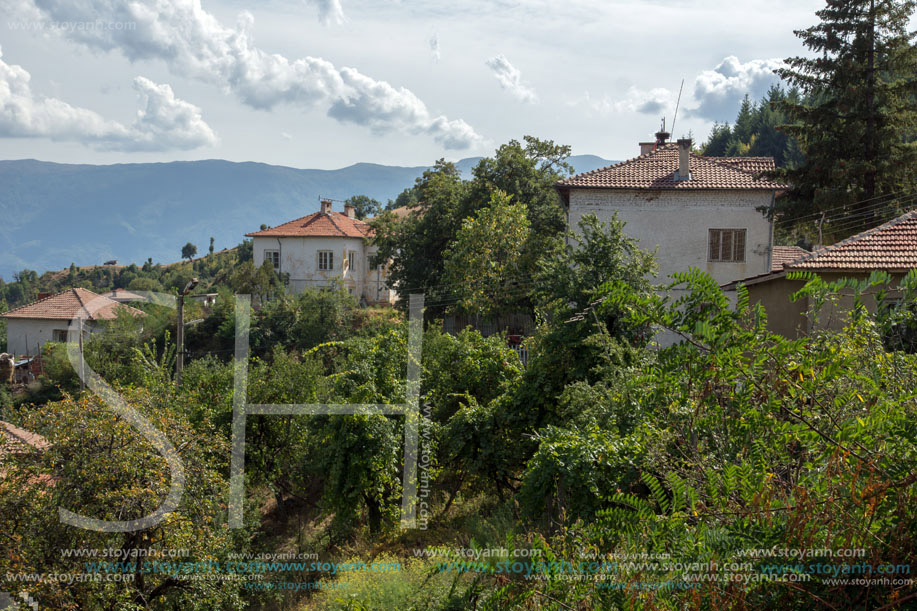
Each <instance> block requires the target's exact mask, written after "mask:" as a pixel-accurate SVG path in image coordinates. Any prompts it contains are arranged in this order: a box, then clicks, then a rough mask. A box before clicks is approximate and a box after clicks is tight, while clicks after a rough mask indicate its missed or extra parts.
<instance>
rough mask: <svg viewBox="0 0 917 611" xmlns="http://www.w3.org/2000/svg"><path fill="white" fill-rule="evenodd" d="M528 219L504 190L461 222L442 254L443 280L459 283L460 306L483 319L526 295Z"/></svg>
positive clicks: (499, 311) (528, 260)
mask: <svg viewBox="0 0 917 611" xmlns="http://www.w3.org/2000/svg"><path fill="white" fill-rule="evenodd" d="M528 238H529V220H528V217H527V214H526V209H525V206H523V205H522V204H514V203H512V198H511V197H510V196H508V195H506V194H505V193H503V192H502V191H497V192H496V193H494V194H492V195H491V199H490V205H489V206H487V207H485V208H482V209H480V210H478V212H477V213H476V214H475V216H473V217H470V218H466V219H465V220H464V221H463V222H462V227H461V229H459V231H458V233H457V234H456V236H455V239H454V240H453V241H452V242H451V243H450V245H449V247H448V248H447V249H446V251H445V252H444V253H443V256H444V257H445V263H444V266H443V280H444V282H445V283H446V284H447V285H449V286H451V287H461V297H459V299H460V301H459V302H458V307H459V308H460V309H461V310H462V311H464V312H466V313H469V314H475V315H480V316H483V317H485V318H487V317H490V316H495V315H498V314H500V313H502V312H504V311H506V310H507V309H508V308H511V307H512V306H513V305H514V304H516V303H518V302H519V300H520V298H524V296H525V294H526V293H527V292H528V290H527V289H525V287H524V285H525V284H527V283H528V279H529V278H530V277H531V272H532V270H531V266H530V265H529V266H527V265H526V263H532V262H533V258H532V257H525V254H526V253H525V251H526V249H527V241H528Z"/></svg>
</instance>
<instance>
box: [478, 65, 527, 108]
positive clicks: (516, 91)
mask: <svg viewBox="0 0 917 611" xmlns="http://www.w3.org/2000/svg"><path fill="white" fill-rule="evenodd" d="M485 63H486V64H487V67H488V68H490V70H491V72H493V75H494V77H495V78H496V79H497V81H499V82H500V86H501V87H503V89H505V90H507V91H509V92H510V93H511V94H512V95H513V96H514V97H515V98H516V99H518V100H520V101H522V102H529V103H534V102H536V101H537V100H538V96H537V95H536V94H535V90H534V89H532V88H531V87H530V86H529V85H527V84H525V83H523V82H522V73H521V72H520V71H519V69H518V68H516V67H515V66H513V65H512V64H511V63H509V60H508V59H506V57H504V56H503V54H502V53H501V54H500V55H497V56H496V57H491V58H490V59H488V60H487V61H486V62H485Z"/></svg>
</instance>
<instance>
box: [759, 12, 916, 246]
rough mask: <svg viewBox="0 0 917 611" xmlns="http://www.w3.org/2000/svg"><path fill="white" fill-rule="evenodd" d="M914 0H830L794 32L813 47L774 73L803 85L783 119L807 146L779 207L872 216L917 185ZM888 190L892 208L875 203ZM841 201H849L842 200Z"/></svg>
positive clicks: (789, 214) (786, 173) (787, 174)
mask: <svg viewBox="0 0 917 611" xmlns="http://www.w3.org/2000/svg"><path fill="white" fill-rule="evenodd" d="M915 5H917V2H915V0H827V6H826V7H825V8H824V9H822V10H820V11H818V12H817V13H816V14H817V15H818V17H819V18H820V20H821V22H820V23H819V24H818V25H815V26H812V27H810V28H808V29H805V30H800V31H797V32H796V35H797V36H798V37H799V38H801V39H802V41H803V44H804V45H805V46H806V47H807V48H808V49H809V50H810V51H812V52H813V56H812V57H793V58H789V59H788V60H786V61H787V65H786V67H785V68H782V69H780V70H778V71H777V73H778V74H779V75H780V76H781V77H782V78H783V79H785V80H786V81H787V82H788V83H790V84H791V85H794V86H796V87H798V88H799V89H800V91H801V94H802V95H800V96H799V97H798V98H796V99H794V98H792V97H787V98H786V99H784V100H783V101H782V102H781V103H780V105H779V106H780V107H781V109H782V110H783V111H784V112H785V113H786V114H787V116H788V117H789V124H788V125H786V126H784V127H783V129H784V130H785V131H786V132H787V133H788V134H789V135H791V136H793V137H794V138H795V139H796V141H797V142H798V143H799V146H800V147H801V149H802V152H803V153H804V154H805V163H804V164H802V165H801V166H800V167H798V168H784V169H783V170H782V172H781V174H782V177H783V178H785V179H786V180H787V182H789V183H790V184H792V185H793V189H792V191H791V193H790V194H789V197H786V198H782V199H783V201H784V206H783V207H782V208H783V210H782V211H781V213H782V216H784V217H785V218H788V219H793V218H798V217H800V216H803V215H807V214H811V213H813V212H816V213H817V212H820V211H824V210H827V209H832V212H831V214H832V215H836V214H837V213H838V212H839V211H841V210H844V211H845V212H846V213H847V214H848V215H850V216H851V217H852V218H859V219H860V220H861V222H858V223H853V224H850V225H849V229H850V232H852V231H853V230H854V229H856V230H859V229H862V228H863V227H864V226H867V227H868V226H869V224H870V223H873V222H876V221H877V220H878V218H877V217H879V216H881V214H882V213H883V212H890V210H889V209H888V208H896V207H897V206H899V205H902V202H901V200H900V198H901V196H904V195H908V194H910V193H912V192H913V191H914V190H915V188H917V143H915V128H917V109H915V106H914V103H915V93H917V48H915V46H914V45H913V43H912V39H913V37H914V35H913V34H912V33H910V32H909V31H908V21H909V19H910V16H911V15H912V14H913V12H914V8H915ZM885 200H889V202H890V203H889V206H888V208H882V209H877V208H876V203H877V202H882V201H885ZM841 206H843V208H840V207H841Z"/></svg>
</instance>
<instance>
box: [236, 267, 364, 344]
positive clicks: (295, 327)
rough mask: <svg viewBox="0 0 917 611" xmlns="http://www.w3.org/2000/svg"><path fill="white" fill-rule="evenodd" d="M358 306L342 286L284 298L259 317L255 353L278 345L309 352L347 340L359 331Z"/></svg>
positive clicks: (253, 339) (254, 335)
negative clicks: (318, 347) (311, 349)
mask: <svg viewBox="0 0 917 611" xmlns="http://www.w3.org/2000/svg"><path fill="white" fill-rule="evenodd" d="M262 269H264V268H262ZM356 307H357V302H356V298H355V297H354V296H353V295H350V294H349V293H348V292H347V289H345V288H344V287H343V285H341V284H340V283H337V284H332V285H331V286H329V287H327V288H321V289H310V290H306V291H303V292H302V293H300V294H299V295H295V296H291V295H286V294H283V295H280V296H278V297H277V298H276V299H274V300H272V301H269V302H267V303H265V304H264V306H263V307H262V308H261V309H260V310H259V311H258V312H257V313H256V314H255V319H256V321H255V325H254V326H253V330H252V334H251V347H252V351H253V352H254V353H255V354H261V355H263V354H267V353H268V352H270V350H271V349H272V347H273V346H275V345H282V346H284V347H287V348H293V349H297V350H308V349H310V348H313V347H315V346H317V345H319V344H323V343H326V342H330V341H339V340H342V339H345V338H347V337H349V336H350V335H352V334H353V333H354V332H355V326H354V325H355V312H356Z"/></svg>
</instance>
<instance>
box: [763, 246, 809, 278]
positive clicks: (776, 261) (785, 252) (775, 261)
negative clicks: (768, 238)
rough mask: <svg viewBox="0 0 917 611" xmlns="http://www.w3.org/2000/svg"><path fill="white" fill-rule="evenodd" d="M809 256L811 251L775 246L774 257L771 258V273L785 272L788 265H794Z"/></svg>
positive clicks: (796, 247)
mask: <svg viewBox="0 0 917 611" xmlns="http://www.w3.org/2000/svg"><path fill="white" fill-rule="evenodd" d="M808 254H809V251H808V250H806V249H805V248H800V247H799V246H774V252H773V256H772V257H771V271H772V272H779V271H783V266H784V265H785V264H786V263H792V262H793V261H795V260H796V259H800V258H802V257H804V256H806V255H808Z"/></svg>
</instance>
